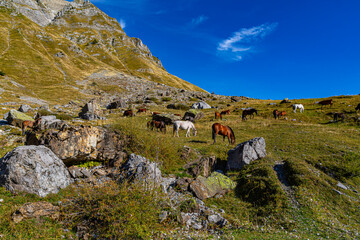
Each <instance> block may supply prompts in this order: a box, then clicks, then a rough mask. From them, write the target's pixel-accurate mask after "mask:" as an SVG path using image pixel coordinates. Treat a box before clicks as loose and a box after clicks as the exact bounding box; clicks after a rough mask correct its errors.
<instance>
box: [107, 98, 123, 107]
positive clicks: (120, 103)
mask: <svg viewBox="0 0 360 240" xmlns="http://www.w3.org/2000/svg"><path fill="white" fill-rule="evenodd" d="M117 108H128V105H127V103H126V102H125V100H123V99H118V100H116V101H114V102H111V103H109V105H108V106H107V109H117Z"/></svg>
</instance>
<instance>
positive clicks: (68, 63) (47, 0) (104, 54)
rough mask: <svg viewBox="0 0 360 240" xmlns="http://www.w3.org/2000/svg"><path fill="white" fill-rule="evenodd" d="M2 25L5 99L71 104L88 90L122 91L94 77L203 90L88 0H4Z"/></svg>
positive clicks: (0, 47)
mask: <svg viewBox="0 0 360 240" xmlns="http://www.w3.org/2000/svg"><path fill="white" fill-rule="evenodd" d="M0 22H1V24H0V71H1V73H2V74H0V80H3V81H1V83H0V87H1V88H2V89H3V93H2V96H3V98H5V99H7V98H12V99H13V98H14V96H16V97H17V98H20V99H22V98H27V99H30V98H40V99H42V100H46V101H50V102H52V101H59V99H60V101H61V100H64V101H68V100H69V99H71V98H70V97H69V96H71V97H74V96H77V97H79V98H80V97H86V95H87V93H86V91H85V90H86V89H87V88H89V87H94V86H95V87H97V88H98V89H101V90H105V91H107V90H109V88H110V90H112V91H114V90H116V91H117V92H121V91H122V90H123V86H121V85H116V83H115V84H114V83H112V85H113V86H114V87H108V86H106V85H97V80H96V79H94V74H95V73H101V74H102V76H115V75H118V74H121V75H122V76H125V77H127V76H128V77H129V78H130V77H132V78H134V77H136V78H138V79H140V80H143V81H154V82H158V83H162V84H166V85H169V86H173V87H177V88H182V89H188V90H195V91H202V90H201V89H200V88H198V87H196V86H194V85H192V84H190V83H188V82H186V81H184V80H182V79H180V78H178V77H176V76H173V75H171V74H169V73H168V72H167V71H166V70H165V69H164V67H163V66H162V64H161V62H160V60H159V59H158V58H156V57H154V56H153V55H152V53H151V52H150V50H149V48H148V47H147V46H146V45H145V44H144V43H143V42H142V41H141V40H140V39H138V38H131V37H129V36H127V35H126V33H125V32H124V31H123V29H122V28H121V26H120V24H119V23H118V22H117V20H116V19H113V18H111V17H109V16H108V15H106V14H105V13H104V12H102V11H101V10H99V9H98V8H97V7H96V6H95V5H93V4H92V3H91V2H89V1H87V0H75V1H73V2H69V1H65V0H0ZM89 76H92V77H91V81H90V80H89V81H88V82H86V80H87V79H88V78H89ZM84 81H85V82H86V84H84ZM79 82H81V84H80V85H79V84H78V83H79ZM113 82H114V81H113ZM115 82H116V81H115ZM58 89H61V92H59V90H58Z"/></svg>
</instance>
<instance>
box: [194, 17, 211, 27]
mask: <svg viewBox="0 0 360 240" xmlns="http://www.w3.org/2000/svg"><path fill="white" fill-rule="evenodd" d="M208 19H209V18H208V17H207V16H204V15H201V16H198V17H197V18H193V19H192V20H191V25H192V26H197V25H199V24H201V23H203V22H205V21H206V20H208Z"/></svg>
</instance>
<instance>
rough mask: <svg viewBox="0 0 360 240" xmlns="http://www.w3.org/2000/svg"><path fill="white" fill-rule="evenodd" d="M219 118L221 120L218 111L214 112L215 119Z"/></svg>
mask: <svg viewBox="0 0 360 240" xmlns="http://www.w3.org/2000/svg"><path fill="white" fill-rule="evenodd" d="M218 118H220V119H221V120H222V115H221V114H220V113H219V112H215V119H218Z"/></svg>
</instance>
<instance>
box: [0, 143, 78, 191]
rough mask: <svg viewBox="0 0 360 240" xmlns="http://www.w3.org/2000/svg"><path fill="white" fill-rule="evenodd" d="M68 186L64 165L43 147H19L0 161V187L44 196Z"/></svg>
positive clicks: (69, 179)
mask: <svg viewBox="0 0 360 240" xmlns="http://www.w3.org/2000/svg"><path fill="white" fill-rule="evenodd" d="M70 183H71V178H70V174H69V172H68V170H67V168H66V167H65V165H64V163H63V162H62V161H61V160H60V159H59V158H58V157H57V156H56V155H55V154H54V153H53V152H52V151H51V150H50V149H48V148H47V147H45V146H21V147H17V148H15V149H13V150H12V151H11V152H8V153H7V154H6V155H5V156H4V157H3V158H1V159H0V186H3V187H5V188H6V189H7V190H9V191H11V192H27V193H34V194H37V195H39V196H40V197H45V196H46V195H48V194H49V193H57V192H58V191H59V190H60V189H62V188H65V187H67V186H68V185H69V184H70Z"/></svg>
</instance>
